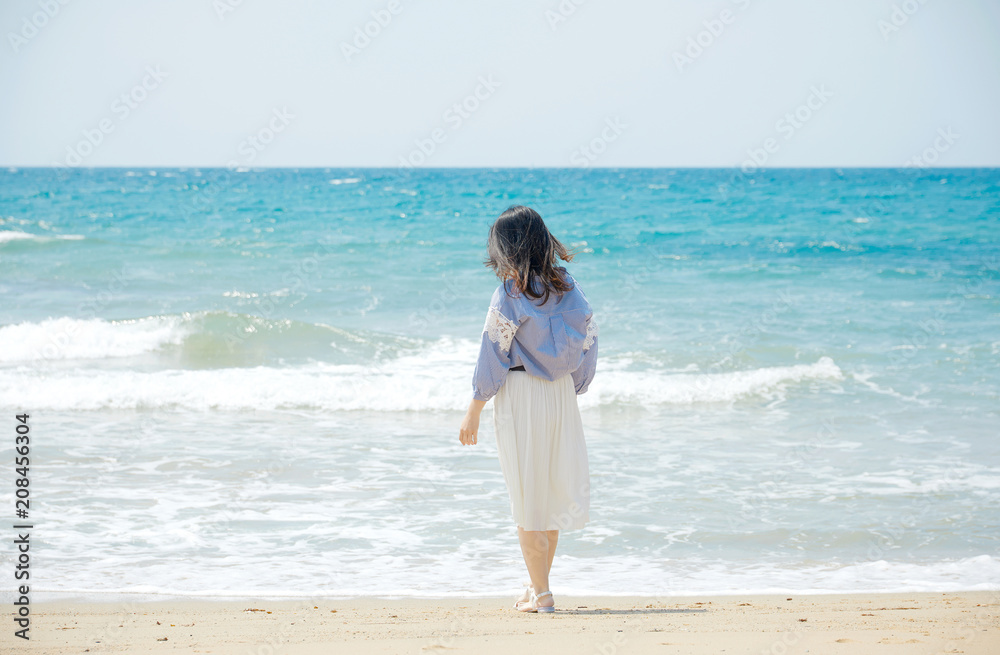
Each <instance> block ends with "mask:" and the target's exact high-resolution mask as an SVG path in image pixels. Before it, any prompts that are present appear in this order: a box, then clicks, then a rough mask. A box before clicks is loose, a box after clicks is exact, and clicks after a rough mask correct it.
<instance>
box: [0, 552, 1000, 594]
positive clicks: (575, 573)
mask: <svg viewBox="0 0 1000 655" xmlns="http://www.w3.org/2000/svg"><path fill="white" fill-rule="evenodd" d="M487 552H488V551H487ZM371 560H372V561H378V562H379V563H380V566H379V567H376V568H372V567H370V566H365V565H364V564H365V562H362V561H359V558H358V556H357V555H356V554H353V553H352V554H351V555H350V556H348V557H344V554H343V553H325V554H324V557H322V558H320V557H317V556H312V557H310V556H306V555H303V554H301V551H300V554H299V556H297V557H296V556H294V555H293V554H292V553H287V554H285V556H283V557H273V558H270V559H262V558H253V559H252V560H250V559H244V558H240V557H235V558H230V560H229V561H219V560H214V561H213V560H211V559H207V558H205V557H200V558H197V559H192V560H191V564H190V566H188V568H187V572H188V575H187V576H184V577H183V578H178V576H177V572H176V567H175V566H174V565H173V564H172V563H170V562H168V561H166V560H162V561H157V560H156V559H155V558H154V559H153V560H152V561H151V560H150V558H148V557H147V558H144V559H143V561H142V562H141V566H140V564H139V563H138V562H136V563H133V562H129V561H126V560H123V559H120V558H119V559H115V558H112V559H109V560H107V562H108V564H109V565H110V564H112V563H113V564H114V567H113V572H112V570H111V569H108V570H102V569H97V568H95V567H88V566H77V567H75V568H73V569H71V570H66V571H61V570H55V571H50V574H49V575H48V576H47V582H43V583H42V584H39V585H37V587H33V590H34V591H35V593H39V592H41V593H43V594H46V593H51V592H61V593H72V594H76V595H83V596H84V597H87V598H89V599H95V600H96V599H99V598H101V597H102V596H105V597H106V596H108V595H116V594H129V595H130V596H131V597H133V598H134V597H135V596H136V595H148V596H150V597H156V596H183V597H202V598H213V597H217V598H247V597H255V598H257V597H264V598H275V599H279V598H296V597H306V596H308V597H310V598H312V597H331V598H338V597H358V596H373V595H379V596H396V597H418V598H419V597H495V596H507V595H509V594H511V593H514V592H515V591H517V590H518V589H520V586H519V585H520V578H521V577H523V574H522V573H521V572H520V570H519V569H518V567H517V566H515V565H512V564H511V561H513V560H507V559H503V558H499V557H497V556H495V555H494V556H489V555H487V556H486V557H485V560H491V561H484V557H483V555H482V554H481V553H475V554H462V553H454V552H447V553H441V554H437V555H435V556H424V557H420V558H419V559H413V558H401V557H377V556H372V557H371ZM80 561H81V562H82V561H83V560H80ZM251 561H252V564H251ZM369 563H370V562H369ZM53 565H54V564H53ZM248 565H252V566H253V569H254V572H255V574H254V580H253V582H251V583H248V582H247V580H246V576H245V575H244V571H245V567H246V566H248ZM998 576H1000V559H998V558H996V557H993V556H990V555H979V556H975V557H967V558H962V559H955V560H942V561H937V562H921V563H909V562H894V561H886V560H878V561H871V562H860V563H848V564H841V563H831V564H820V565H811V566H795V565H779V564H772V563H754V564H742V565H740V564H736V563H734V562H732V561H726V560H703V559H690V560H658V559H655V558H649V557H646V558H635V557H629V556H619V557H614V556H603V557H587V558H578V557H571V556H566V555H563V556H559V589H560V590H561V591H562V593H563V595H571V596H590V595H602V596H625V595H630V596H631V595H635V596H645V597H650V598H662V599H666V598H671V597H677V596H695V595H698V596H702V595H709V594H711V595H736V594H777V593H780V594H791V593H795V594H843V593H914V592H956V591H997V590H998V589H1000V585H998V584H997V582H996V581H997V580H1000V577H998ZM990 581H993V582H990ZM7 596H8V597H9V594H7ZM2 598H3V596H2V595H0V599H2Z"/></svg>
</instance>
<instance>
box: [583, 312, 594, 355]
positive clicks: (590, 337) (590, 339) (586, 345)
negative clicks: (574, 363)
mask: <svg viewBox="0 0 1000 655" xmlns="http://www.w3.org/2000/svg"><path fill="white" fill-rule="evenodd" d="M597 333H598V328H597V321H595V320H594V317H593V316H591V317H590V320H589V321H587V337H586V339H584V341H583V349H584V351H586V350H589V349H590V347H591V346H592V345H594V339H595V338H596V337H597Z"/></svg>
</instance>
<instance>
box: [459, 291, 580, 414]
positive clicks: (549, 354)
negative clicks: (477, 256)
mask: <svg viewBox="0 0 1000 655" xmlns="http://www.w3.org/2000/svg"><path fill="white" fill-rule="evenodd" d="M566 277H567V280H568V281H569V282H570V283H571V284H572V286H573V288H572V289H570V290H569V291H567V292H565V293H563V294H562V295H559V294H556V293H551V292H550V294H549V299H548V301H547V302H545V303H544V304H542V299H541V298H537V299H531V298H528V297H527V296H524V295H522V294H517V293H516V292H515V287H514V284H513V281H512V280H506V281H505V282H504V283H502V284H500V285H499V286H497V289H496V291H494V292H493V299H492V300H490V307H489V309H488V310H487V312H486V323H485V325H483V335H482V345H481V346H480V348H479V360H478V362H477V363H476V370H475V372H474V373H473V375H472V397H473V398H475V399H476V400H483V401H486V400H489V399H490V398H492V397H493V396H495V395H496V393H497V391H499V390H500V387H501V386H502V385H503V383H504V380H506V378H507V371H508V370H509V369H510V368H511V367H512V366H519V365H520V366H524V370H525V372H526V373H528V374H530V375H535V376H538V377H542V378H545V379H546V380H553V381H554V380H558V379H559V378H561V377H562V376H564V375H568V374H572V376H573V383H574V386H575V387H576V393H577V394H582V393H585V392H586V391H587V387H589V386H590V381H591V380H592V379H593V378H594V370H595V366H596V364H597V323H596V322H595V321H594V319H593V311H592V310H591V308H590V303H589V302H587V296H585V295H584V293H583V290H581V289H580V286H579V285H578V284H577V282H576V280H574V279H573V277H572V276H571V275H569V273H566ZM536 280H537V276H536ZM536 288H537V287H536ZM508 291H509V292H510V293H509V294H508V293H507V292H508Z"/></svg>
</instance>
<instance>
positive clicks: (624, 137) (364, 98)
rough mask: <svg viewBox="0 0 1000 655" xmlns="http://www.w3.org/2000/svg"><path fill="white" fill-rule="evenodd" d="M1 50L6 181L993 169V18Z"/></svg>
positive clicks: (934, 7) (946, 6)
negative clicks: (32, 174)
mask: <svg viewBox="0 0 1000 655" xmlns="http://www.w3.org/2000/svg"><path fill="white" fill-rule="evenodd" d="M577 3H579V4H577ZM229 5H234V6H233V7H232V11H229V12H227V13H224V14H221V16H220V13H219V11H218V9H219V8H220V7H224V6H229ZM560 6H562V7H564V8H573V9H574V11H572V13H570V12H569V11H567V12H565V13H566V14H568V15H566V16H560V17H562V18H565V20H562V21H560V22H553V19H552V17H553V15H554V14H553V13H549V12H559V8H560ZM45 7H48V11H49V13H53V14H54V15H52V16H51V17H47V16H45V14H44V13H42V12H44V11H45ZM55 7H58V10H57V11H54V8H55ZM894 7H895V8H896V10H895V12H896V15H895V21H896V23H897V24H898V29H893V30H892V31H889V30H888V29H887V27H886V26H892V20H893V13H894ZM391 9H397V11H396V13H395V14H393V13H392V12H391V11H390V10H391ZM904 10H909V12H910V13H906V11H904ZM372 12H376V14H378V13H379V12H382V18H383V22H386V21H385V17H386V15H389V16H391V21H389V22H388V24H386V25H385V26H384V27H379V33H378V34H377V35H376V36H374V37H373V38H371V41H370V43H369V44H368V45H367V46H366V47H364V48H363V49H359V51H358V52H355V53H353V54H351V55H350V56H348V55H345V53H344V47H343V44H344V43H351V41H352V40H353V39H354V37H355V29H356V28H357V29H364V27H365V25H366V23H368V22H370V21H373V20H374V18H373V15H372ZM723 12H729V13H723ZM904 19H905V20H904ZM26 21H27V23H26ZM880 21H884V22H883V23H882V25H881V27H880ZM36 24H41V27H37V29H34V31H33V28H34V27H35V25H36ZM376 27H378V26H377V24H376V23H373V24H372V25H370V26H369V29H370V30H371V31H372V32H375V31H376V29H375V28H376ZM893 27H895V26H893ZM0 28H2V30H0V31H2V34H3V37H4V38H3V43H2V44H0V89H2V95H3V100H2V103H0V165H6V166H26V165H36V166H37V165H40V166H47V165H52V164H54V163H67V162H68V163H71V164H74V162H77V163H80V164H82V165H87V166H119V165H121V166H132V165H134V166H186V165H187V166H225V165H250V166H346V167H352V166H397V165H400V163H401V161H403V160H405V161H409V162H411V163H416V164H418V165H423V166H573V165H583V164H587V165H593V166H611V167H619V166H739V165H741V164H747V163H752V160H751V155H754V156H756V157H757V158H758V160H759V161H761V162H762V163H763V164H764V165H765V166H899V165H903V164H905V163H906V162H907V161H908V160H911V159H912V158H913V157H918V158H922V159H921V161H923V162H924V163H933V164H934V165H939V166H997V165H1000V121H998V120H997V118H996V117H997V116H998V115H1000V113H998V112H1000V3H997V2H995V0H947V1H944V0H924V1H923V2H920V1H918V0H907V1H906V2H900V1H898V0H841V1H840V2H835V3H829V2H824V3H819V2H806V1H803V0H767V1H764V0H737V1H734V0H725V1H720V2H695V1H672V2H664V1H662V0H661V1H654V0H615V1H614V2H612V1H611V0H505V1H504V2H481V1H475V0H464V1H460V0H438V1H437V2H431V1H429V0H422V1H420V2H417V1H415V0H391V1H390V0H359V1H357V2H304V1H303V2H280V3H279V2H275V1H273V0H272V1H271V2H266V1H265V0H242V2H240V1H239V0H214V1H213V0H173V1H170V2H168V1H166V0H163V1H151V0H147V1H143V2H136V1H133V2H126V1H124V0H121V1H119V0H92V1H90V2H83V1H82V0H72V1H69V2H67V3H66V4H65V5H62V4H60V3H59V1H58V0H32V1H22V0H4V2H3V3H2V4H0ZM710 28H712V29H714V31H715V32H716V33H717V34H714V35H713V34H711V29H710ZM699 33H701V34H699ZM699 38H700V40H701V41H702V43H703V44H706V45H705V47H703V48H702V51H701V52H700V54H699V53H697V52H696V51H695V50H691V51H690V52H689V53H688V54H695V55H697V56H695V57H692V58H691V60H690V61H688V62H684V61H680V60H679V59H678V56H677V53H680V54H684V53H685V50H687V49H688V47H689V44H690V42H689V39H694V40H698V39H699ZM679 61H680V65H679V64H678V62H679ZM149 70H154V71H155V70H159V71H161V72H162V74H163V75H164V77H162V79H157V78H156V77H154V76H151V75H150V73H148V71H149ZM484 80H485V81H486V83H485V84H484V82H483V81H484ZM143 84H145V86H146V88H143ZM477 93H478V95H479V98H476V94H477ZM122 94H126V98H127V97H128V94H132V96H133V99H132V100H131V101H129V102H130V103H131V104H132V105H133V106H132V107H128V106H127V104H126V103H125V101H122V100H121V99H120V96H122ZM136 98H138V100H136ZM456 103H459V104H460V105H461V104H462V103H465V105H466V107H465V109H462V110H461V111H456V110H455V109H453V108H452V107H453V105H455V104H456ZM810 105H811V107H810ZM450 108H452V109H450ZM796 111H798V112H799V118H798V119H796V118H795V112H796ZM463 114H464V116H463ZM786 114H791V118H783V117H785V115H786ZM803 118H804V120H802V119H803ZM102 126H103V128H104V129H103V131H102ZM435 130H436V131H435ZM102 132H103V133H102ZM88 134H89V136H90V141H93V142H98V144H97V145H96V146H92V145H90V144H89V143H87V141H86V139H87V135H88ZM271 137H273V138H271ZM258 139H259V140H258ZM435 139H436V142H435ZM264 141H267V143H264ZM421 144H422V145H423V149H424V151H425V152H426V153H429V154H425V153H424V152H421V151H420V145H421ZM585 148H586V150H585ZM401 158H402V159H401Z"/></svg>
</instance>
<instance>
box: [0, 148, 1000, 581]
mask: <svg viewBox="0 0 1000 655" xmlns="http://www.w3.org/2000/svg"><path fill="white" fill-rule="evenodd" d="M512 204H524V205H528V206H531V207H533V208H535V209H537V210H538V211H539V212H540V213H541V215H542V216H543V217H544V219H545V220H546V223H547V224H548V226H549V228H550V229H551V230H552V232H553V233H554V234H555V236H556V237H557V238H559V239H560V240H562V241H563V242H564V243H565V244H567V245H568V246H571V247H572V248H573V249H574V250H575V252H576V255H575V257H574V259H573V261H571V262H569V263H566V266H567V268H568V269H569V270H570V271H571V272H572V273H573V275H574V276H575V277H576V278H577V280H578V281H579V283H580V285H581V287H582V288H583V289H584V291H585V292H586V294H587V296H588V298H589V299H590V301H591V304H592V305H593V308H594V312H595V317H596V319H597V320H598V323H599V325H600V330H601V331H600V337H599V349H600V350H599V353H600V354H599V362H598V365H597V373H596V376H595V379H594V382H593V384H592V385H591V387H590V390H589V391H588V392H587V393H586V394H583V395H581V396H579V403H580V408H581V414H582V416H583V422H584V430H585V434H586V439H587V445H588V452H589V458H590V471H591V496H592V506H591V522H590V523H589V524H588V526H587V527H586V528H585V529H584V530H580V531H571V532H566V533H564V534H563V535H562V536H561V538H560V542H559V548H558V551H557V555H556V560H555V563H554V565H553V569H552V578H551V580H552V589H553V591H554V593H555V594H556V595H557V596H558V595H560V594H562V595H566V594H604V595H617V594H637V595H644V596H651V597H656V596H664V597H666V596H671V595H678V594H702V593H704V594H709V593H711V594H741V593H768V592H782V593H784V592H788V593H792V592H795V593H820V592H847V591H953V590H973V589H993V588H997V586H998V585H1000V439H998V436H1000V435H998V433H1000V366H998V362H1000V170H998V169H937V170H935V169H924V170H921V169H913V168H909V169H898V170H890V169H845V170H838V169H786V170H764V171H757V172H754V173H751V174H745V173H743V172H741V171H739V170H725V169H620V170H616V169H437V170H435V169H409V170H407V169H398V170H397V169H356V170H344V169H299V170H296V169H264V170H244V169H240V170H227V169H193V168H192V169H145V168H133V169H61V170H59V169H44V168H39V169H30V168H29V169H13V168H12V169H6V170H3V171H0V291H2V298H3V300H2V306H0V406H2V407H3V408H4V409H5V411H6V417H5V418H4V419H3V420H2V421H0V425H6V427H5V428H3V431H4V432H6V434H7V435H8V436H7V437H6V438H4V439H2V440H0V459H2V460H3V461H5V462H7V467H8V468H7V471H11V468H10V467H12V461H13V454H14V435H15V418H14V415H15V414H19V413H27V414H29V415H30V421H29V422H30V425H31V435H32V437H33V441H32V451H31V468H30V475H31V482H30V489H31V494H32V495H31V498H32V505H31V515H30V521H31V523H32V524H33V525H34V528H33V532H32V540H33V541H32V549H33V550H32V590H33V594H34V597H35V598H36V599H43V600H44V599H46V598H47V597H53V598H63V597H66V596H67V595H68V596H72V597H84V598H88V599H102V598H113V597H117V596H120V595H122V594H140V595H143V597H149V598H156V597H164V596H197V597H212V598H215V597H218V598H223V597H247V596H266V597H274V598H281V597H301V596H331V597H342V596H352V595H390V596H492V595H497V594H500V595H506V594H515V593H516V592H517V591H519V589H520V585H521V583H522V582H523V581H524V580H525V579H526V578H527V575H526V572H525V570H524V565H523V562H522V560H521V554H520V549H519V546H518V542H517V535H516V529H515V527H514V524H513V520H512V518H511V515H510V507H509V504H508V498H507V492H506V489H505V487H504V483H503V478H502V475H501V472H500V467H499V461H498V459H497V452H496V444H495V440H494V438H493V428H492V414H491V411H492V410H491V404H488V405H487V408H486V410H485V411H484V413H483V416H482V422H481V434H480V439H479V444H478V445H477V446H474V447H469V446H462V445H460V444H459V440H458V429H459V424H460V422H461V419H462V416H463V413H464V410H465V408H466V407H467V406H468V402H469V399H470V397H471V392H472V387H471V379H472V372H473V369H474V366H475V358H476V355H477V352H478V346H479V339H480V334H481V331H482V329H483V323H484V320H485V316H486V309H487V306H488V304H489V300H490V296H491V294H492V292H493V290H494V288H495V287H496V285H497V280H496V279H495V277H493V274H492V272H491V271H490V270H489V269H487V268H486V267H484V266H483V263H482V260H483V258H484V257H485V242H486V235H487V228H488V226H489V224H490V223H491V221H492V220H493V219H494V218H495V217H496V216H498V215H499V214H500V213H501V212H502V211H503V210H504V209H506V208H507V207H508V206H509V205H512ZM11 477H12V476H11V474H10V473H8V474H7V476H6V477H5V479H6V480H7V482H6V483H5V485H6V486H7V488H6V489H4V490H3V494H4V495H5V496H6V497H7V498H8V503H10V504H9V505H8V507H9V508H11V509H8V510H5V513H6V514H7V516H8V517H9V518H10V517H13V509H12V507H13V497H14V496H13V486H12V483H11ZM9 531H10V529H9V528H8V532H9ZM13 566H14V556H13V551H12V550H11V549H10V548H5V549H3V550H2V551H0V570H4V571H11V570H13ZM10 594H11V591H10V590H8V589H5V590H2V591H0V595H5V597H9V596H10Z"/></svg>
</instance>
